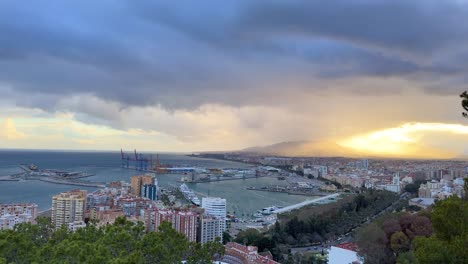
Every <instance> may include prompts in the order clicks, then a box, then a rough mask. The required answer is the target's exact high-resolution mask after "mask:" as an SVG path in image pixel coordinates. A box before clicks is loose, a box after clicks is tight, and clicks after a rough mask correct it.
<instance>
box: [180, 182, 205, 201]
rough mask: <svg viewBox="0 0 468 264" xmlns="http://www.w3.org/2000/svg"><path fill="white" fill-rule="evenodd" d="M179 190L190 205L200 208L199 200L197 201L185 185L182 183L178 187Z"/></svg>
mask: <svg viewBox="0 0 468 264" xmlns="http://www.w3.org/2000/svg"><path fill="white" fill-rule="evenodd" d="M179 190H180V192H182V194H183V195H184V197H185V199H187V200H189V201H190V202H191V203H193V204H194V205H196V206H200V204H201V203H200V199H198V197H197V196H196V195H195V193H194V192H193V191H192V190H190V188H189V187H188V186H187V185H186V184H185V183H182V184H181V185H180V186H179Z"/></svg>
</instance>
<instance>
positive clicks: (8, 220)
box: [0, 204, 37, 230]
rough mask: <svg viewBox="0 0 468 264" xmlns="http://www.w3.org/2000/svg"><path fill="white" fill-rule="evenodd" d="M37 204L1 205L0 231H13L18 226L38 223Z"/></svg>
mask: <svg viewBox="0 0 468 264" xmlns="http://www.w3.org/2000/svg"><path fill="white" fill-rule="evenodd" d="M36 217H37V204H0V230H3V229H13V227H14V226H15V225H16V224H20V223H27V222H29V223H33V224H35V223H36Z"/></svg>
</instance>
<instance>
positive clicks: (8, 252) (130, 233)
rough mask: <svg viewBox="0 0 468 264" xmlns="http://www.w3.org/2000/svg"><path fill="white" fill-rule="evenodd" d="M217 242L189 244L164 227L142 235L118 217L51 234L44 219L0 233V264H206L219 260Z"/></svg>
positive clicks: (138, 228)
mask: <svg viewBox="0 0 468 264" xmlns="http://www.w3.org/2000/svg"><path fill="white" fill-rule="evenodd" d="M223 252H224V247H223V246H222V244H221V243H219V242H213V243H207V244H204V245H201V244H197V243H193V242H189V241H188V240H187V239H186V238H185V236H184V235H183V234H181V233H178V232H177V231H176V230H174V229H173V228H172V227H171V225H170V224H169V223H164V224H163V225H161V226H160V229H159V232H150V233H146V232H145V231H144V227H143V225H142V223H141V222H140V223H138V224H134V223H132V222H130V221H127V220H126V219H125V218H118V219H117V221H116V222H115V223H114V224H113V225H106V226H103V227H99V228H98V227H96V226H95V225H92V224H90V225H88V226H87V227H85V228H81V229H78V230H77V231H76V232H70V231H69V230H67V228H65V227H63V228H61V229H58V230H57V231H55V230H54V228H53V226H52V225H51V223H50V219H49V218H38V224H37V225H32V224H29V223H28V224H19V225H16V226H15V229H14V230H4V231H1V232H0V263H1V264H3V263H16V264H21V263H96V264H97V263H99V264H100V263H181V261H182V260H187V262H188V263H211V262H212V259H213V258H217V257H219V256H222V254H223Z"/></svg>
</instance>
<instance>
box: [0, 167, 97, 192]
mask: <svg viewBox="0 0 468 264" xmlns="http://www.w3.org/2000/svg"><path fill="white" fill-rule="evenodd" d="M19 168H20V169H21V170H22V172H20V173H15V174H11V175H6V176H0V181H30V180H37V181H43V182H48V183H54V184H63V185H75V186H82V187H95V188H104V187H105V186H106V183H104V182H92V181H86V180H81V179H82V178H87V177H91V176H94V175H95V174H92V173H86V172H82V171H65V170H55V169H39V168H38V167H37V166H36V165H34V164H30V165H26V164H21V165H19Z"/></svg>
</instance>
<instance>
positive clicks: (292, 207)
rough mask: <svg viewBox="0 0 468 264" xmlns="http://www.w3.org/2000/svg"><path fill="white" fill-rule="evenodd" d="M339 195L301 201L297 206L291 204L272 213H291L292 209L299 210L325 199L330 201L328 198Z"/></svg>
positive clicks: (334, 196)
mask: <svg viewBox="0 0 468 264" xmlns="http://www.w3.org/2000/svg"><path fill="white" fill-rule="evenodd" d="M339 195H340V194H339V193H334V194H330V195H327V196H324V197H320V198H316V199H312V200H306V201H303V202H301V203H297V204H293V205H290V206H286V207H283V208H280V209H278V210H275V211H273V212H272V213H273V214H281V213H286V212H289V211H292V210H294V209H299V208H301V207H304V206H307V205H309V204H313V203H316V202H320V201H322V200H327V199H330V198H336V197H338V196H339Z"/></svg>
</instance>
